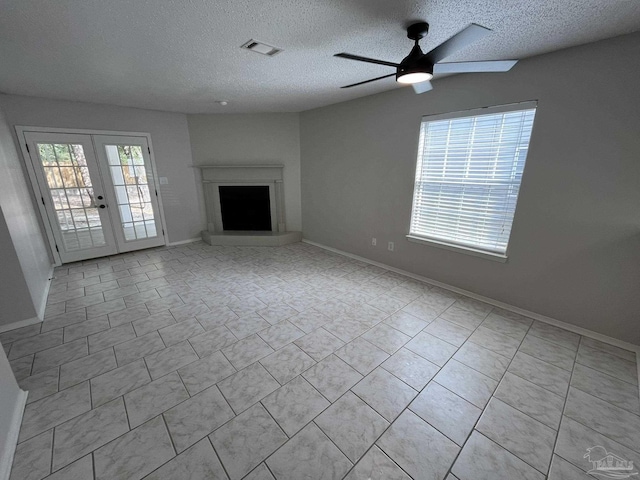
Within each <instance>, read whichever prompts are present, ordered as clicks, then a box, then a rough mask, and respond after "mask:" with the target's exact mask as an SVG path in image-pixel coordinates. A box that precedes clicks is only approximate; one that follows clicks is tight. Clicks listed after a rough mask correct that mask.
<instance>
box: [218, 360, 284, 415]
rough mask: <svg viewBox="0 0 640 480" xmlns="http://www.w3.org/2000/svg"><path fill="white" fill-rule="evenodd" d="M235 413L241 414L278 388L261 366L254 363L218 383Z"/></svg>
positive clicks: (276, 383)
mask: <svg viewBox="0 0 640 480" xmlns="http://www.w3.org/2000/svg"><path fill="white" fill-rule="evenodd" d="M218 387H219V388H220V391H221V392H222V394H223V395H224V396H225V398H226V399H227V401H228V402H229V405H231V408H233V410H234V411H235V412H236V413H240V412H243V411H244V410H246V409H247V408H249V407H250V406H251V405H253V404H254V403H256V402H259V401H260V400H262V399H263V398H264V397H266V396H267V395H269V394H270V393H271V392H273V391H274V390H276V389H277V388H279V387H280V385H278V382H276V381H275V380H274V379H273V377H272V376H271V375H269V372H267V371H266V370H265V369H264V367H263V366H262V365H260V364H259V363H255V364H253V365H251V366H249V367H246V368H245V369H243V370H240V371H239V372H238V373H234V374H233V375H231V376H229V377H227V378H225V379H224V380H222V381H221V382H220V383H218Z"/></svg>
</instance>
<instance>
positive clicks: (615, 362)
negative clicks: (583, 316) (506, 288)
mask: <svg viewBox="0 0 640 480" xmlns="http://www.w3.org/2000/svg"><path fill="white" fill-rule="evenodd" d="M14 345H15V344H14ZM12 350H13V349H12ZM576 362H578V363H581V364H582V365H586V366H587V367H591V368H593V369H594V370H599V371H601V372H602V373H606V374H607V375H611V376H612V377H616V378H617V379H618V380H622V381H624V382H627V383H632V384H633V385H638V370H637V365H636V363H635V362H630V361H628V360H625V359H624V358H621V357H619V356H617V355H614V354H612V353H609V352H605V351H602V350H598V349H596V348H591V347H589V346H587V345H582V346H580V350H578V357H577V359H576Z"/></svg>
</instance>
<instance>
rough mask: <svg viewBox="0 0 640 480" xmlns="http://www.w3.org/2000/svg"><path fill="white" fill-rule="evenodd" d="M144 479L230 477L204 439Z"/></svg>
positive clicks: (198, 479) (224, 479)
mask: <svg viewBox="0 0 640 480" xmlns="http://www.w3.org/2000/svg"><path fill="white" fill-rule="evenodd" d="M144 478H145V480H167V479H175V480H178V479H185V480H186V479H189V480H227V479H228V478H229V477H227V474H226V473H225V472H224V469H223V468H222V465H221V464H220V461H219V460H218V457H217V456H216V454H215V452H214V451H213V447H212V446H211V443H210V442H209V440H207V439H204V440H200V441H199V442H198V443H196V444H195V445H194V446H192V447H191V448H189V449H188V450H185V451H184V452H182V453H181V454H180V455H178V456H177V457H175V458H174V459H173V460H171V461H169V462H168V463H165V464H164V465H163V466H162V467H160V468H159V469H158V470H156V471H155V472H153V473H152V474H151V475H148V476H146V477H144Z"/></svg>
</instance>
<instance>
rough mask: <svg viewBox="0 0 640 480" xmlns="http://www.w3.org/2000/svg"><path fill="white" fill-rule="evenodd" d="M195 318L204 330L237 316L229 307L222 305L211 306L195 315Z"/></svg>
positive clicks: (220, 324) (219, 325) (218, 325)
mask: <svg viewBox="0 0 640 480" xmlns="http://www.w3.org/2000/svg"><path fill="white" fill-rule="evenodd" d="M196 318H197V319H198V322H200V325H202V327H203V328H204V329H205V330H211V329H213V328H215V327H221V326H222V325H224V324H225V323H227V322H228V321H230V320H234V319H236V318H239V317H238V315H236V314H235V313H233V311H232V310H231V309H230V308H229V307H226V306H224V305H222V306H220V307H214V308H212V309H211V311H209V312H207V313H203V314H200V315H196Z"/></svg>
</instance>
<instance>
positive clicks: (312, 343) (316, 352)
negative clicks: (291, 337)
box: [294, 328, 344, 362]
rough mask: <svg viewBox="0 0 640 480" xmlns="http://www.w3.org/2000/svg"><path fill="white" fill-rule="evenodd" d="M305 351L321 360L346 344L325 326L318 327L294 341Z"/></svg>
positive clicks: (316, 359) (315, 358) (317, 360)
mask: <svg viewBox="0 0 640 480" xmlns="http://www.w3.org/2000/svg"><path fill="white" fill-rule="evenodd" d="M294 343H295V344H296V345H297V346H299V347H300V348H301V349H302V350H304V352H305V353H306V354H307V355H309V356H310V357H311V358H313V359H314V360H315V361H316V362H319V361H320V360H322V359H323V358H326V357H327V356H329V355H331V354H332V353H333V352H335V351H336V350H338V349H339V348H340V347H342V346H343V345H344V342H343V341H342V340H340V339H339V338H338V337H336V336H335V335H332V334H330V333H329V332H327V331H326V330H325V329H324V328H318V329H316V330H314V331H313V332H311V333H308V334H307V335H305V336H304V337H301V338H300V339H298V340H296V341H295V342H294Z"/></svg>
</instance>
